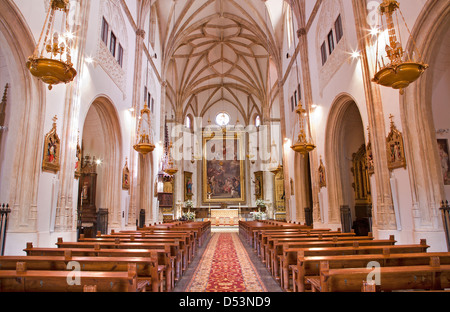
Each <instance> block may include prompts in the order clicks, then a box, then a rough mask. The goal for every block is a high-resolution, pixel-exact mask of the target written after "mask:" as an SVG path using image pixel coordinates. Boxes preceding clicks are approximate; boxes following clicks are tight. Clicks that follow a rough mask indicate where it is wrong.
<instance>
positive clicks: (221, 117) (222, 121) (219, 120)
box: [216, 112, 230, 127]
mask: <svg viewBox="0 0 450 312" xmlns="http://www.w3.org/2000/svg"><path fill="white" fill-rule="evenodd" d="M229 123H230V115H228V114H227V113H225V112H222V113H219V114H217V116H216V124H218V125H219V126H221V127H223V126H226V125H228V124H229Z"/></svg>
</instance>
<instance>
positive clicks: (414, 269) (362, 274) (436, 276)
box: [307, 258, 450, 292]
mask: <svg viewBox="0 0 450 312" xmlns="http://www.w3.org/2000/svg"><path fill="white" fill-rule="evenodd" d="M432 259H433V258H432ZM326 265H327V263H326V262H323V263H321V268H320V269H321V272H320V277H307V282H308V283H310V284H311V287H312V290H313V292H360V291H364V289H363V284H364V282H365V281H366V280H367V276H368V275H369V274H370V273H372V272H373V269H371V268H350V269H329V268H327V267H326ZM378 272H379V274H380V278H381V280H380V281H381V283H380V285H376V287H375V288H376V290H377V291H395V290H443V289H445V288H449V287H450V265H440V264H439V258H437V259H433V260H432V261H431V263H430V265H420V266H400V267H381V268H379V271H378ZM372 291H373V288H372Z"/></svg>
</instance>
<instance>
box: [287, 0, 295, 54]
mask: <svg viewBox="0 0 450 312" xmlns="http://www.w3.org/2000/svg"><path fill="white" fill-rule="evenodd" d="M293 29H294V25H293V23H292V9H291V6H290V5H288V6H287V7H286V34H287V43H288V49H290V48H291V45H292V43H293V41H294V34H293Z"/></svg>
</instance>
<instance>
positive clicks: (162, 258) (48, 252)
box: [24, 243, 175, 291]
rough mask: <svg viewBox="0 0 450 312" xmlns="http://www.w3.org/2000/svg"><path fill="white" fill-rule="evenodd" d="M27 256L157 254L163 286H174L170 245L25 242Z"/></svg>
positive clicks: (169, 288) (144, 255) (145, 255)
mask: <svg viewBox="0 0 450 312" xmlns="http://www.w3.org/2000/svg"><path fill="white" fill-rule="evenodd" d="M24 251H25V253H26V255H27V256H40V257H42V256H64V257H75V256H77V257H126V258H127V257H144V258H145V257H151V255H152V253H156V254H157V259H158V272H159V274H160V275H161V274H163V276H164V279H165V284H164V286H165V288H166V289H167V290H168V291H170V290H171V289H173V288H174V287H175V259H174V258H173V257H172V256H171V250H170V246H165V247H164V248H161V249H100V246H96V247H94V248H73V249H72V248H43V247H34V246H33V244H32V243H27V247H26V248H25V249H24Z"/></svg>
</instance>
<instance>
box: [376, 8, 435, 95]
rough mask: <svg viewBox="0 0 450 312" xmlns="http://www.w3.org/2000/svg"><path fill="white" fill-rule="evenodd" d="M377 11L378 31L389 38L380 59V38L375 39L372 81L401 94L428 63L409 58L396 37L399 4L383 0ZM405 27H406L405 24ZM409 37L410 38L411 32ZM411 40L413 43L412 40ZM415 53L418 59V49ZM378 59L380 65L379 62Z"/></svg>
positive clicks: (417, 77)
mask: <svg viewBox="0 0 450 312" xmlns="http://www.w3.org/2000/svg"><path fill="white" fill-rule="evenodd" d="M379 12H380V17H381V20H382V21H381V24H382V29H381V31H380V32H381V33H385V34H387V36H388V37H389V38H388V40H387V42H386V47H385V51H386V55H385V56H383V55H382V56H381V57H380V59H378V45H379V41H380V38H379V37H378V39H377V59H376V68H375V72H376V74H375V76H374V78H373V79H372V81H373V82H375V83H377V84H379V85H382V86H385V87H391V88H393V89H397V90H400V92H401V93H402V94H403V89H405V88H406V87H408V86H409V85H410V84H411V83H413V82H414V81H416V80H417V79H419V78H420V76H421V75H422V74H423V72H424V71H425V70H426V69H427V68H428V65H427V64H425V63H423V61H422V60H420V61H415V60H413V59H411V55H408V54H407V53H405V51H404V50H403V47H402V42H401V40H399V39H398V38H397V31H396V26H395V23H394V16H396V19H397V21H398V16H397V15H398V14H397V12H400V15H401V16H402V18H403V14H402V13H401V10H400V4H399V3H398V2H397V1H395V0H384V1H383V2H382V3H381V4H380V7H379ZM383 16H384V17H385V23H383ZM403 21H404V18H403ZM405 25H406V22H405ZM399 26H400V25H397V27H399ZM406 28H407V29H408V26H407V25H406ZM408 32H409V29H408ZM410 39H412V37H411V33H410ZM412 42H413V44H414V41H413V40H412ZM416 50H417V49H416ZM417 54H418V56H419V59H421V58H422V57H421V56H420V53H419V52H418V51H417ZM384 57H387V59H388V61H389V62H388V64H385V59H384ZM380 61H381V63H382V65H381V64H380Z"/></svg>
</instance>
